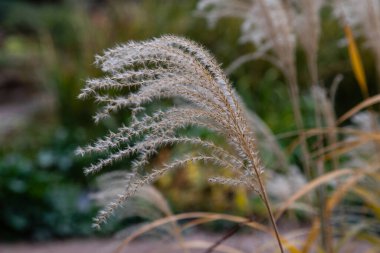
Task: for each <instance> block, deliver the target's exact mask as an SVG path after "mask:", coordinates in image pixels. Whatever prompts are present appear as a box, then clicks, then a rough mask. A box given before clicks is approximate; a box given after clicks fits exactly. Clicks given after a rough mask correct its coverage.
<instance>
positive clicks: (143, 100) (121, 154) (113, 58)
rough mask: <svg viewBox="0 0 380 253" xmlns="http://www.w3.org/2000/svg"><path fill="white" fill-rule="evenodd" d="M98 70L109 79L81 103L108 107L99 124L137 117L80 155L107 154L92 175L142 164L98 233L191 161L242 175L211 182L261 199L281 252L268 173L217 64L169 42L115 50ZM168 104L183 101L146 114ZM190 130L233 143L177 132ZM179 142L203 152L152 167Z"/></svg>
mask: <svg viewBox="0 0 380 253" xmlns="http://www.w3.org/2000/svg"><path fill="white" fill-rule="evenodd" d="M96 64H97V65H98V66H100V68H101V69H102V71H103V72H105V73H107V76H105V77H103V78H98V79H91V80H88V81H87V83H86V86H85V87H84V88H83V89H82V92H81V94H80V96H79V97H80V98H86V97H94V98H95V100H96V101H97V102H98V103H100V104H101V105H102V108H101V110H100V111H99V112H98V113H97V114H96V115H95V121H99V120H101V119H103V118H105V117H107V116H109V115H110V114H111V113H113V112H117V111H120V110H121V109H125V108H128V109H130V110H131V113H132V117H131V118H132V119H131V122H130V123H129V124H128V126H121V127H120V128H119V129H118V130H117V132H115V133H114V132H112V133H110V134H109V135H108V136H106V137H104V138H102V139H99V140H97V141H96V142H95V143H93V144H91V145H88V146H85V147H83V148H79V149H78V150H77V153H78V154H81V155H84V154H89V153H98V154H105V158H102V159H100V160H98V161H97V162H96V163H95V164H92V165H90V166H89V167H87V168H85V173H86V174H91V173H95V172H98V171H100V170H101V169H103V168H104V167H106V166H109V165H111V164H113V163H115V162H117V161H120V160H121V159H124V158H130V157H133V158H135V159H134V161H133V164H132V166H131V169H130V172H129V173H130V175H129V176H128V180H127V181H126V182H125V190H124V192H122V193H121V194H119V195H118V197H117V198H116V199H115V200H114V201H112V202H111V203H110V204H108V205H107V207H106V208H105V209H104V210H102V211H100V212H99V213H98V215H97V217H96V218H95V219H94V226H95V227H97V228H99V227H100V225H101V224H102V223H104V222H105V221H106V220H107V219H108V218H109V216H110V215H111V214H112V213H113V212H114V210H115V209H116V208H117V207H118V206H120V205H122V204H123V203H124V202H125V201H126V200H127V199H128V198H129V197H131V196H132V195H134V194H135V193H136V192H137V191H138V190H139V189H141V188H142V187H143V186H144V185H147V184H150V183H152V182H154V181H155V180H157V179H158V178H159V177H160V176H162V175H163V174H165V173H167V172H169V171H171V170H173V169H176V168H179V167H184V166H186V165H187V164H188V163H189V162H203V163H205V164H212V165H216V166H219V167H223V168H228V169H230V170H231V171H233V172H234V175H236V176H235V177H233V178H224V177H216V178H211V179H210V181H211V182H216V183H222V184H230V185H233V186H234V185H235V186H236V185H245V186H246V187H248V188H250V189H253V190H255V191H256V192H257V193H258V194H259V196H260V197H261V198H262V199H263V201H264V203H265V206H266V208H267V210H268V213H269V217H270V219H271V222H272V225H273V228H274V230H275V232H276V236H277V240H278V242H279V245H280V248H281V251H282V246H281V242H280V239H279V235H278V232H277V228H276V224H275V221H274V218H273V215H272V211H271V207H270V204H269V201H268V198H267V194H266V191H265V188H264V185H263V180H262V173H263V167H262V165H261V163H260V159H259V157H258V153H257V151H256V145H255V141H254V139H253V137H252V136H253V134H252V131H251V130H250V128H249V126H248V124H247V119H246V115H245V111H244V110H243V109H242V108H243V106H242V105H241V104H240V99H239V98H238V96H237V94H236V93H235V91H234V90H233V88H232V87H231V84H230V82H229V81H228V79H227V78H226V76H225V75H224V73H223V71H222V70H221V68H220V67H219V66H218V64H217V62H216V61H215V60H214V58H213V57H212V56H211V55H210V54H209V53H208V52H207V51H206V50H205V49H203V48H202V47H201V46H200V45H198V44H196V43H194V42H192V41H189V40H187V39H184V38H179V37H174V36H163V37H160V38H156V39H152V40H149V41H144V42H129V43H128V44H125V45H121V46H117V47H115V48H113V49H109V50H108V51H106V52H105V53H104V55H103V56H97V57H96ZM163 98H176V99H177V100H180V101H181V102H180V103H176V105H175V106H172V107H170V108H169V109H167V110H157V111H155V112H154V113H152V114H149V115H148V114H146V107H147V105H148V104H149V103H150V102H152V101H154V100H158V99H163ZM187 126H198V127H204V128H207V129H209V130H212V131H214V132H216V133H217V134H219V135H221V136H223V137H224V138H225V139H226V142H227V143H228V145H227V146H219V145H217V144H216V143H214V142H212V141H210V140H203V139H201V138H196V137H189V136H184V135H180V134H178V130H179V129H182V128H184V127H187ZM174 144H186V145H193V146H194V147H198V148H199V153H198V154H197V155H188V156H183V157H180V158H177V159H176V160H174V161H171V162H170V163H168V164H165V165H163V166H161V167H159V168H156V169H152V170H148V169H147V168H146V167H147V165H148V164H149V159H150V158H151V157H152V156H153V155H154V154H156V153H157V152H158V150H159V149H160V148H162V147H164V146H170V145H174Z"/></svg>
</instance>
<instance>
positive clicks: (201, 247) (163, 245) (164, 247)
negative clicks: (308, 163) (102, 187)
mask: <svg viewBox="0 0 380 253" xmlns="http://www.w3.org/2000/svg"><path fill="white" fill-rule="evenodd" d="M221 236H223V234H208V233H204V232H196V233H193V234H192V235H190V236H186V242H187V243H189V244H190V245H192V246H193V247H195V249H194V248H193V249H192V250H191V251H189V253H195V252H202V253H203V252H205V247H206V246H207V244H208V245H210V244H212V243H214V242H215V241H217V240H218V239H219V238H220V237H221ZM301 241H302V238H301ZM120 242H121V240H119V239H95V238H93V239H84V240H67V241H53V242H45V243H16V244H4V243H0V253H76V252H78V253H79V252H80V253H108V252H114V251H115V249H116V248H117V247H118V246H119V245H120ZM276 246H277V245H276V243H275V242H274V241H272V240H271V238H269V237H267V236H264V235H262V234H257V233H255V234H238V235H235V236H234V237H232V238H230V239H228V240H227V241H225V242H224V244H223V246H222V248H219V250H216V251H214V252H233V253H241V252H247V253H248V252H249V253H251V252H256V251H257V250H258V249H259V248H260V249H261V250H260V252H276V251H277V249H276ZM223 247H224V248H223ZM228 247H231V248H234V250H233V251H228ZM347 249H350V251H349V252H352V253H359V252H366V251H367V250H368V249H369V246H368V245H367V244H365V243H360V242H351V243H350V244H349V245H347V246H346V247H344V249H342V250H341V251H340V252H346V250H347ZM122 252H123V253H161V252H162V253H167V252H183V251H182V250H179V249H178V244H177V243H176V242H173V241H167V240H155V239H152V238H146V239H139V240H137V241H134V242H132V243H131V244H130V245H128V246H126V247H125V248H124V250H123V251H122Z"/></svg>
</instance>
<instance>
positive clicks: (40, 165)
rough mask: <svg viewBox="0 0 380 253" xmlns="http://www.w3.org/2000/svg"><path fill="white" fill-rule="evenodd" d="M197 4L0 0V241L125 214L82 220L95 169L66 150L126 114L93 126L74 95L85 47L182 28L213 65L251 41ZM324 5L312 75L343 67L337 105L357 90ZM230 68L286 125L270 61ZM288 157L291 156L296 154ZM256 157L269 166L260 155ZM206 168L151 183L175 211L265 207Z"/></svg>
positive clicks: (283, 91) (269, 114)
mask: <svg viewBox="0 0 380 253" xmlns="http://www.w3.org/2000/svg"><path fill="white" fill-rule="evenodd" d="M196 5H197V1H196V0H186V1H181V0H165V1H156V0H140V1H139V0H124V1H118V0H82V1H74V0H71V1H70V0H23V1H22V0H2V1H1V2H0V240H2V241H19V240H47V239H56V238H72V237H87V236H91V235H94V234H98V235H99V234H101V235H109V234H112V233H113V232H114V231H116V230H118V229H120V228H121V227H123V226H125V225H126V224H130V223H134V222H136V218H129V219H127V220H124V221H123V222H116V221H112V220H111V221H110V224H108V225H107V226H105V227H104V228H103V229H102V230H101V231H100V232H96V231H94V230H93V229H92V228H91V222H92V217H94V215H95V214H96V211H97V210H98V209H99V206H97V205H96V204H95V202H94V201H92V200H91V198H90V194H91V193H92V192H94V191H96V185H95V177H94V176H89V177H85V176H84V174H83V171H82V168H83V167H84V166H85V165H88V164H90V163H91V162H92V161H94V158H93V157H85V158H79V157H76V156H75V155H74V151H75V149H76V148H77V147H78V146H81V145H84V144H87V143H89V142H91V141H93V140H95V139H96V138H97V137H99V136H102V135H104V134H105V133H107V132H108V130H109V129H111V130H112V129H116V128H117V127H118V126H119V125H120V124H121V123H122V122H126V121H127V120H128V113H125V114H120V115H119V114H118V115H115V117H113V118H112V119H107V120H105V121H102V122H100V123H99V124H97V125H95V124H94V122H93V119H92V116H93V115H94V112H95V111H96V105H94V103H93V101H88V100H85V101H83V100H79V99H78V98H77V96H78V94H79V90H80V88H81V87H83V85H84V81H85V80H86V79H87V78H89V77H96V76H99V75H101V73H100V71H99V70H97V69H96V68H95V66H94V64H93V62H94V56H95V55H96V54H101V53H102V52H103V50H105V49H107V48H109V47H112V46H115V45H117V44H120V43H124V42H126V41H129V40H144V39H149V38H152V37H155V36H160V35H163V34H174V35H180V36H185V37H188V38H190V39H192V40H195V41H197V42H199V43H201V44H203V45H204V46H205V47H206V48H208V49H209V50H210V51H211V52H212V53H213V54H214V55H215V56H216V58H217V60H218V62H220V63H222V67H227V66H228V65H229V64H230V63H231V62H233V60H235V59H236V58H238V57H239V56H241V55H243V54H246V53H249V52H251V51H254V47H253V46H252V45H251V44H242V43H240V42H239V37H240V24H241V21H240V20H237V19H223V20H221V22H218V23H217V24H216V26H215V27H214V28H212V29H211V28H209V27H208V24H207V22H206V20H204V19H203V18H202V17H200V16H199V15H197V13H196V12H195V10H196ZM330 15H331V13H330V11H329V10H328V9H326V10H323V11H322V31H323V36H322V38H321V42H320V48H321V49H320V52H319V59H320V60H319V66H320V80H322V82H323V84H324V85H325V87H326V88H329V86H330V85H331V83H332V82H333V80H334V78H335V77H336V76H337V75H338V74H342V75H343V76H344V85H340V86H339V90H338V92H337V93H336V94H337V97H336V100H335V104H334V107H335V110H336V113H337V115H338V116H339V115H341V114H343V113H344V112H346V111H347V110H348V109H350V108H352V107H353V106H355V105H356V104H357V103H358V102H360V101H361V100H362V97H361V95H360V89H359V87H358V85H357V84H356V81H355V78H354V76H353V73H352V70H351V66H350V62H349V56H348V54H347V48H346V47H343V46H341V43H340V40H341V39H342V38H343V37H344V32H343V29H342V27H341V26H340V25H339V23H338V21H336V20H334V19H331V18H326V17H329V16H330ZM359 43H360V41H359ZM361 53H362V59H363V64H364V66H365V70H366V71H367V73H366V74H367V81H368V84H369V90H370V94H374V93H375V92H374V90H375V87H376V85H375V83H376V71H375V67H374V66H375V64H374V59H373V57H371V56H370V55H371V52H369V51H368V50H367V49H366V48H365V47H363V48H362V49H361ZM297 59H299V60H298V63H297V64H298V66H297V67H298V71H299V83H300V84H301V92H302V97H301V103H302V106H301V108H302V110H303V114H304V117H305V122H306V123H305V124H306V127H310V126H313V124H314V116H313V110H314V109H313V104H312V103H311V102H310V101H311V99H310V95H309V93H308V92H305V89H306V87H307V86H308V82H309V77H308V72H307V69H306V64H305V58H304V55H303V54H302V52H298V51H297ZM230 78H231V81H232V83H233V85H234V86H235V88H236V90H237V91H238V93H239V94H240V95H241V96H242V97H243V100H244V102H245V103H246V105H247V106H248V107H249V108H250V109H251V110H254V111H255V112H256V113H257V114H258V115H259V116H260V117H261V118H262V119H263V120H264V121H265V122H266V124H267V125H268V126H269V127H270V129H271V130H272V131H273V133H275V134H280V133H286V132H289V131H292V130H295V126H294V121H293V116H292V109H291V104H290V103H289V97H288V95H287V88H286V85H285V81H284V80H283V77H282V75H281V72H280V71H279V70H277V69H276V68H275V67H273V66H272V65H271V64H269V63H267V62H265V61H261V60H259V61H254V62H248V63H246V64H244V65H242V66H241V67H239V68H238V69H236V71H234V72H233V73H232V74H231V75H230ZM204 134H207V133H204ZM280 144H281V146H283V147H286V146H287V145H289V144H290V140H289V139H281V140H280ZM171 152H172V150H171V149H170V148H168V149H164V150H163V151H162V152H161V153H160V154H159V155H158V157H157V158H156V159H158V160H159V159H166V158H165V157H169V156H170V155H171ZM264 155H265V154H264ZM289 160H290V161H291V163H292V164H296V165H299V164H300V161H299V160H300V159H299V157H297V154H292V155H290V157H289ZM114 167H115V168H112V169H120V168H123V167H125V164H124V163H123V162H121V163H120V164H117V165H116V166H114ZM267 167H271V164H270V160H269V161H268V162H267ZM206 174H207V171H204V170H200V169H199V168H197V166H196V165H192V166H190V165H189V168H188V169H187V170H181V171H179V172H177V173H176V174H175V175H171V176H168V177H165V178H163V179H161V180H160V181H159V182H158V183H157V187H158V188H159V189H161V191H162V192H163V195H164V196H165V199H166V200H167V201H168V202H169V204H170V206H171V208H172V209H173V212H175V213H177V212H185V211H192V210H197V211H216V212H229V213H234V214H239V215H253V214H254V215H255V216H256V217H258V220H260V219H263V218H262V217H265V211H264V207H263V206H262V204H261V202H260V201H259V199H258V198H257V197H255V196H254V195H253V196H251V195H249V194H248V193H246V192H245V191H244V190H243V189H237V190H236V189H234V190H231V189H230V188H228V187H222V186H210V185H209V184H208V183H207V179H206V176H207V175H206ZM173 177H175V180H173ZM215 189H217V190H215ZM260 217H261V218H260ZM298 218H299V219H301V220H302V217H298ZM219 225H220V226H223V224H219ZM215 226H218V224H216V225H215Z"/></svg>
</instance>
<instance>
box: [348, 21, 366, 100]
mask: <svg viewBox="0 0 380 253" xmlns="http://www.w3.org/2000/svg"><path fill="white" fill-rule="evenodd" d="M344 33H345V34H346V38H347V41H348V53H349V55H350V60H351V66H352V69H353V71H354V74H355V78H356V80H357V81H358V83H359V87H360V90H361V92H362V94H363V97H364V98H368V86H367V80H366V77H365V72H364V68H363V63H362V60H361V57H360V54H359V50H358V47H357V45H356V42H355V39H354V36H353V35H352V30H351V27H349V26H348V25H346V26H345V27H344Z"/></svg>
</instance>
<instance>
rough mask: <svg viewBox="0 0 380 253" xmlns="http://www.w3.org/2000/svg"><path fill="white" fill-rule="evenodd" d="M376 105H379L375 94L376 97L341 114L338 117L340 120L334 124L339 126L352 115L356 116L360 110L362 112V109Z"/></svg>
mask: <svg viewBox="0 0 380 253" xmlns="http://www.w3.org/2000/svg"><path fill="white" fill-rule="evenodd" d="M376 103H380V94H377V95H375V96H373V97H370V98H367V99H366V100H364V101H363V102H361V103H359V104H357V105H356V106H355V107H353V108H352V109H350V110H349V111H348V112H346V113H345V114H343V115H342V116H340V118H339V119H338V120H337V123H336V124H337V125H340V124H341V123H342V122H344V121H346V120H347V119H349V118H350V117H352V116H353V115H354V114H356V113H357V112H359V111H360V110H362V109H364V108H366V107H369V106H371V105H374V104H376Z"/></svg>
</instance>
